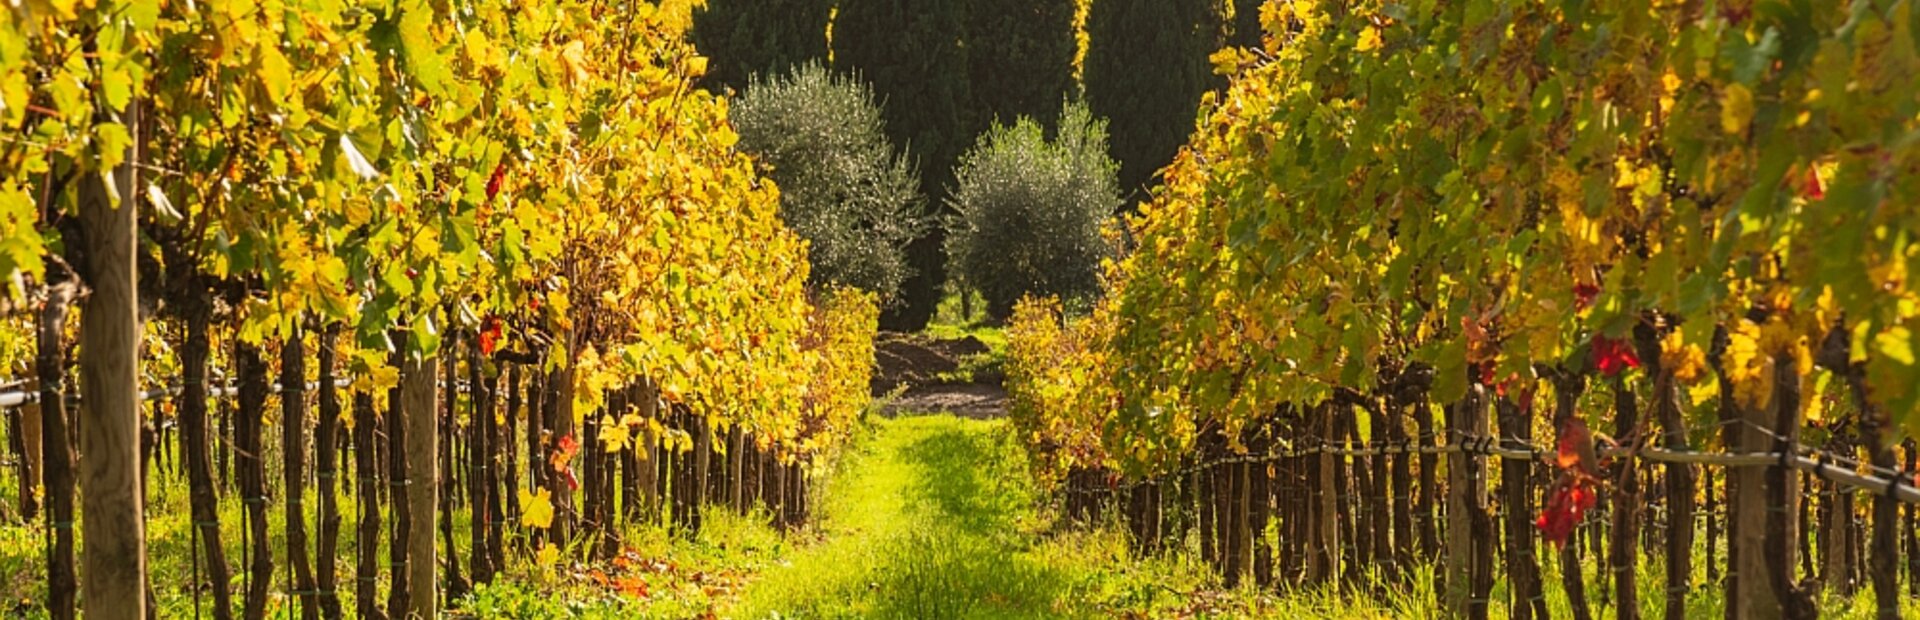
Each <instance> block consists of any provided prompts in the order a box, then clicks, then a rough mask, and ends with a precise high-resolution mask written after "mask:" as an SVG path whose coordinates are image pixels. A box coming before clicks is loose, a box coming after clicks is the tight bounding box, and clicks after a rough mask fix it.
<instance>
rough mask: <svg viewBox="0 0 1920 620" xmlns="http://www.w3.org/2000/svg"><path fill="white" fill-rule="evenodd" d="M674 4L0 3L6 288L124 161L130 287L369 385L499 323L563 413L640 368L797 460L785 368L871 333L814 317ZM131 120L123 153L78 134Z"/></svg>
mask: <svg viewBox="0 0 1920 620" xmlns="http://www.w3.org/2000/svg"><path fill="white" fill-rule="evenodd" d="M687 4H688V3H687V2H685V1H684V0H680V1H676V0H667V1H665V2H660V3H649V2H639V3H630V4H623V5H619V6H612V5H607V4H604V3H593V2H577V1H561V2H538V3H523V2H510V1H504V0H480V1H463V2H425V1H416V0H382V1H354V0H290V1H271V0H269V1H263V2H256V1H252V0H238V1H233V0H213V1H204V0H203V1H199V2H192V1H184V0H167V1H166V2H159V3H156V2H150V1H120V0H96V1H94V2H91V3H85V2H81V3H76V2H72V1H64V0H52V1H38V0H36V1H32V2H24V3H16V4H15V5H13V6H11V7H10V8H8V9H7V10H5V11H0V84H4V86H0V95H4V96H0V122H4V126H5V131H6V132H7V134H8V135H9V137H10V139H9V140H8V141H7V142H6V143H5V144H0V271H6V272H8V273H11V274H16V275H15V277H13V278H12V279H11V281H10V282H11V290H10V291H9V294H11V295H13V296H15V297H21V296H25V295H27V294H29V292H30V291H29V289H30V288H31V287H32V286H34V284H33V282H35V281H36V280H38V279H40V278H43V277H45V269H46V267H45V265H44V261H43V257H45V256H46V255H48V254H49V253H52V254H58V253H59V251H60V248H61V247H62V242H63V239H62V237H61V234H60V232H59V229H58V227H57V225H58V221H59V220H60V219H62V218H64V217H65V216H64V214H65V213H67V212H69V211H71V210H72V209H73V208H74V205H73V204H72V199H71V196H70V193H67V194H62V193H59V192H55V191H51V190H50V188H53V187H55V186H56V185H57V184H59V183H61V182H63V180H65V179H71V178H72V177H73V176H74V174H75V173H76V172H78V171H90V170H100V169H106V168H109V167H111V166H113V165H115V164H117V163H119V162H118V158H120V157H122V154H123V153H125V152H126V148H125V147H126V145H128V144H130V143H135V142H136V141H137V143H138V144H141V145H143V147H144V148H143V151H144V155H143V156H142V161H141V162H139V164H140V165H141V168H142V171H143V175H144V176H143V178H142V180H141V182H142V185H143V188H144V189H143V191H142V192H141V193H140V195H139V196H133V197H120V199H121V200H122V201H123V202H125V201H133V202H134V203H135V204H138V205H139V207H140V208H141V210H142V211H141V218H142V222H141V225H142V234H143V248H144V252H145V253H146V254H147V255H148V256H149V258H150V259H152V261H153V262H155V263H157V264H158V267H159V269H157V270H154V271H153V272H152V273H151V274H150V275H147V276H143V278H147V279H148V281H145V282H143V284H142V286H143V288H145V289H151V290H153V291H155V292H156V294H159V295H162V296H166V297H172V298H173V299H170V300H169V301H173V302H178V301H180V299H182V298H185V297H188V296H201V297H205V296H216V295H223V296H226V297H228V298H230V299H229V301H230V303H231V305H232V306H233V311H234V312H233V316H234V317H235V318H234V320H235V321H236V322H235V323H234V325H235V326H236V327H237V329H238V335H239V336H240V337H241V338H243V339H247V340H252V341H256V342H258V341H261V340H264V339H267V338H270V337H284V336H286V335H288V334H290V333H292V330H293V329H294V328H295V327H296V326H298V325H301V324H303V323H304V322H306V321H318V322H321V323H335V324H341V325H345V326H349V327H350V329H351V330H352V331H353V333H354V334H355V336H356V337H355V338H353V339H352V340H353V342H354V344H355V347H353V350H352V351H350V352H349V354H348V357H349V358H350V359H352V360H353V361H352V365H353V367H354V368H355V369H356V371H357V372H359V373H360V374H361V375H363V376H365V377H368V378H370V380H365V381H358V382H356V385H360V386H361V387H362V388H363V389H368V390H374V389H377V388H380V387H385V386H387V385H390V382H391V380H392V378H391V368H388V364H389V363H390V358H389V355H388V353H389V351H392V350H396V349H398V350H403V351H405V352H407V354H409V355H414V356H421V357H428V356H433V355H435V354H437V353H438V352H439V351H440V347H441V340H442V338H443V336H444V334H446V333H448V331H449V330H453V329H458V328H476V327H478V326H479V324H480V323H481V321H482V320H483V319H484V318H485V317H506V318H507V319H509V320H508V321H507V324H508V325H509V326H510V327H509V333H507V334H505V335H504V340H505V342H506V343H507V344H504V345H503V346H518V347H522V348H527V347H532V348H534V349H537V351H536V352H542V353H544V354H545V356H546V357H545V360H546V362H545V364H546V366H547V368H549V369H570V370H571V371H572V372H571V373H569V374H570V376H572V377H574V383H575V398H574V400H575V404H576V405H584V407H580V406H576V407H575V408H574V413H575V415H576V416H584V415H585V414H586V413H587V412H588V411H590V410H591V409H593V408H595V407H598V406H599V405H602V404H604V401H602V400H600V398H601V396H600V390H601V389H604V388H607V387H610V386H616V385H624V384H627V383H631V382H634V381H637V380H640V379H642V378H644V379H648V380H650V381H653V382H654V383H655V384H656V385H658V386H659V387H660V389H661V392H662V393H663V395H664V396H665V397H666V398H667V399H668V400H670V401H674V402H679V403H684V404H686V405H688V406H691V407H694V408H696V409H698V410H700V411H701V412H702V413H703V414H706V415H708V416H709V419H711V420H713V423H715V424H716V425H718V426H720V427H723V428H724V427H728V426H731V425H733V424H745V425H748V426H749V427H750V428H751V429H752V430H754V431H755V436H756V437H758V438H759V440H760V441H763V442H772V443H778V444H782V445H799V443H798V442H799V440H800V439H801V434H802V432H803V430H804V429H803V421H802V419H801V416H800V412H801V411H803V410H805V409H806V408H807V406H808V403H810V402H811V400H810V399H811V397H810V394H809V391H810V390H812V389H815V388H812V387H810V383H811V382H813V381H815V379H814V378H812V377H811V376H810V375H809V373H811V372H813V371H814V370H815V368H816V366H820V365H822V364H837V365H847V364H851V363H855V362H859V363H866V362H867V361H870V359H871V352H870V350H869V351H868V352H867V355H868V357H867V358H866V359H865V360H853V361H849V360H831V361H827V360H819V359H814V358H816V357H818V356H821V355H826V354H827V353H826V352H827V351H830V350H839V351H850V354H855V355H857V354H858V351H851V350H850V349H849V347H846V346H839V347H838V349H835V348H834V347H832V346H828V347H811V348H807V347H804V346H803V344H804V343H803V340H804V339H806V338H815V339H819V338H824V337H825V336H822V335H820V334H824V333H826V332H825V331H821V330H825V329H827V328H828V327H837V328H840V329H849V328H854V329H865V331H866V332H868V333H870V332H871V326H870V325H868V326H865V327H864V328H860V327H859V326H858V325H857V324H858V323H859V320H860V319H862V318H863V317H864V315H861V314H860V313H859V312H858V311H857V310H854V309H850V308H836V307H830V308H829V309H828V310H827V311H826V312H825V313H824V314H822V313H821V312H818V311H816V310H815V309H814V308H813V305H812V303H811V302H810V300H809V298H808V293H807V291H805V290H804V283H805V281H806V273H807V261H806V257H805V252H806V248H805V245H804V243H803V242H802V241H801V240H800V239H799V238H798V237H796V236H795V235H794V234H792V233H791V232H790V231H788V230H787V229H786V228H785V227H784V226H783V225H782V224H781V223H780V221H779V219H778V215H777V206H778V193H777V189H776V188H775V187H773V185H772V184H771V183H770V182H768V181H766V180H764V179H761V178H759V177H757V176H756V175H755V173H754V170H753V167H752V166H751V165H750V162H748V161H747V159H746V158H745V157H744V156H742V155H739V154H738V153H736V152H735V151H734V150H733V148H732V147H733V144H734V142H735V140H736V136H735V134H734V133H733V130H732V129H731V128H730V126H729V123H728V121H727V105H726V102H725V100H723V99H721V98H720V97H718V96H716V95H714V94H712V93H709V92H706V91H703V90H700V89H697V88H695V87H694V86H693V82H694V80H695V79H696V78H698V77H700V76H701V75H702V74H703V73H704V71H705V67H706V60H705V59H704V58H702V57H700V56H699V55H697V54H696V53H695V51H694V50H693V48H692V47H691V46H690V45H689V44H688V43H687V42H686V36H685V35H686V29H687V27H688V25H689V17H688V16H689V10H690V9H689V7H688V6H687ZM136 103H137V104H138V106H137V107H139V108H140V109H141V115H140V118H141V119H142V122H141V123H139V124H138V125H137V127H138V135H133V133H132V132H130V131H129V129H128V125H126V124H120V123H117V122H101V121H99V120H98V119H103V118H105V119H111V118H116V117H117V115H118V113H119V112H120V111H122V110H127V109H129V108H130V106H132V104H136ZM47 196H51V197H52V199H51V200H47V199H46V197H47ZM235 291H241V293H240V294H234V292H235ZM826 297H827V298H829V299H832V300H833V301H832V303H833V304H858V303H868V304H870V303H872V302H871V300H864V299H863V298H860V297H858V296H844V297H843V296H840V295H838V294H827V295H826ZM830 306H831V304H830ZM827 321H837V323H836V324H835V325H832V326H829V325H828V324H827V323H826V322H827ZM868 322H871V321H868ZM816 332H818V333H816ZM855 333H858V332H857V331H856V332H855ZM855 348H857V347H855ZM382 377H385V379H384V380H381V378H382ZM843 391H844V390H843ZM836 397H838V398H843V399H844V398H851V397H850V396H846V395H844V394H842V395H839V396H836ZM820 441H824V440H820Z"/></svg>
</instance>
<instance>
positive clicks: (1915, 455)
mask: <svg viewBox="0 0 1920 620" xmlns="http://www.w3.org/2000/svg"><path fill="white" fill-rule="evenodd" d="M1905 446H1906V452H1907V467H1906V469H1905V471H1914V470H1915V469H1920V442H1915V441H1914V440H1912V439H1908V440H1907V441H1906V443H1905ZM1906 532H1907V535H1906V539H1907V595H1908V596H1913V597H1916V598H1920V504H1907V527H1906Z"/></svg>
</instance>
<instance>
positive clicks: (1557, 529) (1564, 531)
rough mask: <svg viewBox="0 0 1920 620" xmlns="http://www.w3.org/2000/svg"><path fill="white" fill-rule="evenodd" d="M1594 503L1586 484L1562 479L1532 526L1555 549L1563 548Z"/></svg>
mask: <svg viewBox="0 0 1920 620" xmlns="http://www.w3.org/2000/svg"><path fill="white" fill-rule="evenodd" d="M1594 502H1595V498H1594V495H1593V489H1591V488H1588V487H1587V483H1584V482H1580V481H1577V480H1573V479H1571V478H1563V479H1561V482H1560V483H1559V484H1556V485H1554V490H1553V496H1552V497H1551V498H1550V499H1548V500H1547V509H1546V511H1545V512H1542V513H1540V518H1539V519H1537V520H1535V521H1534V522H1533V526H1534V527H1536V528H1539V529H1540V537H1541V538H1545V539H1547V541H1548V542H1551V543H1553V544H1554V547H1555V548H1559V547H1564V546H1566V544H1567V539H1568V538H1570V537H1572V536H1573V528H1574V527H1576V526H1578V525H1580V520H1581V518H1582V517H1585V516H1586V514H1587V511H1588V510H1592V509H1593V506H1594Z"/></svg>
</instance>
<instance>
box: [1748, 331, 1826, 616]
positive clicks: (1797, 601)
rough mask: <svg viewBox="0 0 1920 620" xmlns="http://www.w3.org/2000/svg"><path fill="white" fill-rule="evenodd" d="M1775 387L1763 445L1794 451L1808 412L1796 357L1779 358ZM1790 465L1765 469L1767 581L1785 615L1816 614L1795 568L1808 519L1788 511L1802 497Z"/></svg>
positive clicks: (1768, 449)
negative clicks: (1798, 543)
mask: <svg viewBox="0 0 1920 620" xmlns="http://www.w3.org/2000/svg"><path fill="white" fill-rule="evenodd" d="M1773 389H1774V393H1773V402H1772V403H1771V404H1772V405H1773V410H1772V411H1769V412H1765V414H1767V416H1768V417H1771V418H1772V419H1771V420H1767V422H1769V423H1770V424H1765V425H1763V426H1762V428H1765V427H1767V426H1771V428H1772V432H1771V433H1765V434H1766V435H1769V437H1766V439H1770V440H1771V441H1770V442H1768V444H1767V445H1766V447H1764V448H1761V450H1765V451H1771V452H1774V453H1777V454H1791V453H1793V451H1794V450H1795V449H1796V446H1797V444H1798V443H1799V441H1800V425H1801V421H1802V416H1803V415H1805V412H1804V410H1802V409H1801V406H1800V401H1801V398H1802V394H1801V387H1800V372H1799V370H1798V369H1797V368H1796V364H1795V363H1794V361H1793V358H1792V357H1791V356H1780V357H1777V358H1776V360H1775V363H1774V386H1773ZM1762 419H1763V420H1764V419H1765V418H1762ZM1755 430H1759V429H1755ZM1756 451H1760V450H1756ZM1784 465H1785V463H1784V460H1783V462H1782V464H1781V466H1776V467H1770V468H1767V469H1766V470H1764V474H1765V480H1766V502H1767V506H1768V507H1769V508H1770V510H1768V511H1766V512H1765V513H1763V514H1764V515H1765V518H1766V536H1765V541H1766V551H1765V552H1764V555H1765V564H1766V569H1765V570H1766V571H1767V572H1766V575H1767V576H1766V578H1765V580H1766V581H1767V582H1768V586H1769V589H1770V590H1771V591H1772V594H1773V595H1774V597H1775V600H1776V601H1777V603H1778V604H1779V606H1780V610H1781V613H1782V614H1784V617H1786V618H1791V619H1799V618H1812V617H1814V615H1815V613H1816V611H1815V610H1814V608H1813V601H1812V600H1811V598H1809V597H1808V596H1807V595H1806V594H1805V593H1804V592H1801V591H1800V590H1799V588H1798V586H1797V585H1796V582H1795V580H1794V578H1793V572H1794V568H1793V567H1794V565H1796V564H1798V563H1799V562H1798V558H1797V557H1796V556H1797V555H1798V554H1797V551H1796V549H1795V548H1794V541H1795V540H1796V539H1797V538H1798V535H1799V532H1800V528H1801V527H1802V524H1801V523H1800V522H1799V518H1798V515H1796V514H1795V513H1794V512H1793V510H1792V509H1791V508H1787V509H1784V510H1782V508H1785V507H1789V506H1792V505H1793V503H1794V502H1795V501H1796V500H1798V499H1799V498H1801V488H1802V487H1801V484H1800V476H1799V475H1798V473H1797V472H1796V471H1794V470H1793V469H1791V468H1788V467H1785V466H1784ZM1762 609H1765V607H1764V606H1763V607H1762Z"/></svg>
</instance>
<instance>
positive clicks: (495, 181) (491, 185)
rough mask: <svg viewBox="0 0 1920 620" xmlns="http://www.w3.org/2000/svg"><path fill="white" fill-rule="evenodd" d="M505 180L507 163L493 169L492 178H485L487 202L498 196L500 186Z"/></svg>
mask: <svg viewBox="0 0 1920 620" xmlns="http://www.w3.org/2000/svg"><path fill="white" fill-rule="evenodd" d="M506 180H507V162H504V161H503V162H500V164H499V165H497V166H494V167H493V176H491V177H488V178H487V200H493V198H494V197H495V196H499V195H500V184H501V182H503V181H506Z"/></svg>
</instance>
